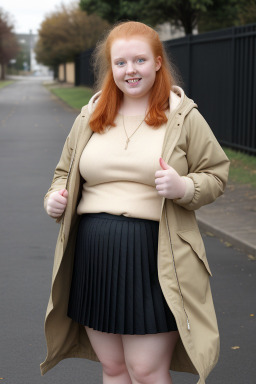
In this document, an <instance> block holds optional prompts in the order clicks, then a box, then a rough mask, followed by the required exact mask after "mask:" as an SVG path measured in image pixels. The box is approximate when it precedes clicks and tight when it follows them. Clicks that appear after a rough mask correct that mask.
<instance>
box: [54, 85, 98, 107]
mask: <svg viewBox="0 0 256 384" xmlns="http://www.w3.org/2000/svg"><path fill="white" fill-rule="evenodd" d="M49 90H50V91H51V92H52V93H54V94H55V95H56V96H58V97H59V98H60V99H61V100H63V101H64V102H65V103H67V104H68V105H69V106H70V107H72V108H75V109H77V110H80V109H81V108H82V107H83V106H84V105H85V104H87V103H88V101H89V100H90V98H91V97H92V95H93V92H92V90H91V89H90V88H86V87H62V86H56V87H49Z"/></svg>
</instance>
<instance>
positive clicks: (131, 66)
mask: <svg viewBox="0 0 256 384" xmlns="http://www.w3.org/2000/svg"><path fill="white" fill-rule="evenodd" d="M126 73H127V75H130V74H133V73H136V68H135V66H134V63H133V62H127V67H126Z"/></svg>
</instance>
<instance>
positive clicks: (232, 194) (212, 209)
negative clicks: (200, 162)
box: [197, 182, 256, 382]
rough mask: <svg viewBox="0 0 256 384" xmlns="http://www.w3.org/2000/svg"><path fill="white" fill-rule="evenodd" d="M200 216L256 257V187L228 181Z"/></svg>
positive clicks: (202, 223)
mask: <svg viewBox="0 0 256 384" xmlns="http://www.w3.org/2000/svg"><path fill="white" fill-rule="evenodd" d="M197 218H198V220H199V223H200V228H201V229H202V230H204V231H206V232H210V233H213V234H215V235H217V236H219V237H221V238H222V239H224V240H225V241H226V242H228V243H230V244H232V245H233V246H235V247H237V248H239V249H242V250H243V251H244V252H245V253H247V254H249V255H251V257H252V258H255V259H256V188H252V187H250V186H248V185H239V184H235V183H232V182H229V183H228V185H227V188H226V190H225V193H224V195H222V196H220V197H219V198H218V199H217V200H216V201H215V202H214V203H213V204H210V205H206V206H204V207H202V208H201V209H200V210H199V211H198V212H197ZM255 382H256V380H255Z"/></svg>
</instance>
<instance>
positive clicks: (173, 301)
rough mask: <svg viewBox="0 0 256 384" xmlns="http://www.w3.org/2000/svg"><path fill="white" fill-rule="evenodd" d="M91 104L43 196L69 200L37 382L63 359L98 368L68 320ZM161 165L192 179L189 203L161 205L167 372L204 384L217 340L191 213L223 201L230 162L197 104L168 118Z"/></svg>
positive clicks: (82, 334) (185, 101)
mask: <svg viewBox="0 0 256 384" xmlns="http://www.w3.org/2000/svg"><path fill="white" fill-rule="evenodd" d="M92 104H93V101H92V100H91V101H90V103H89V105H87V106H85V107H83V108H82V110H81V113H80V115H79V116H78V117H77V118H76V120H75V122H74V125H73V127H72V129H71V131H70V134H69V135H68V137H67V139H66V142H65V145H64V148H63V151H62V154H61V157H60V160H59V163H58V165H57V167H56V169H55V173H54V177H53V181H52V184H51V187H50V189H49V191H48V192H47V194H46V196H45V201H46V200H47V198H48V196H49V194H50V193H51V192H53V191H57V190H60V189H62V188H67V190H68V193H69V197H68V203H67V207H66V210H65V213H64V214H63V216H62V217H61V218H59V219H58V220H57V222H60V223H61V226H60V231H59V235H58V240H57V245H56V250H55V257H54V265H53V274H52V287H51V294H50V299H49V303H48V307H47V313H46V319H45V336H46V342H47V357H46V359H45V361H44V362H43V363H42V364H41V373H42V374H45V373H46V372H47V371H48V370H50V369H51V368H53V367H54V366H55V365H56V364H57V363H58V362H59V361H61V360H62V359H65V358H68V357H72V358H73V357H81V358H86V359H91V360H95V361H98V359H97V356H96V354H95V352H94V350H93V348H92V346H91V344H90V341H89V339H88V337H87V334H86V331H85V329H84V327H83V326H82V325H79V324H77V323H76V322H74V321H73V320H71V319H70V318H69V317H67V305H68V298H69V290H70V284H71V277H72V267H73V259H74V248H75V239H76V233H77V228H78V224H79V216H78V215H77V212H76V209H77V205H78V202H79V200H80V198H81V190H82V183H83V180H82V179H81V176H80V173H79V159H80V156H81V153H82V151H83V149H84V147H85V145H86V144H87V142H88V141H89V139H90V137H91V135H92V131H91V129H90V127H89V124H88V122H89V119H90V114H91V113H92ZM162 158H163V159H164V160H165V161H166V162H167V163H168V164H169V165H171V166H172V167H173V168H174V169H176V171H177V172H178V173H179V174H180V175H181V176H186V177H187V178H189V179H191V180H192V181H193V187H194V192H193V196H192V198H190V200H189V201H185V202H184V201H183V202H182V200H176V201H173V200H169V199H165V198H163V199H162V209H161V218H160V222H159V244H158V276H159V282H160V286H161V289H162V292H163V294H164V297H165V299H166V302H167V304H168V306H169V307H170V309H171V311H172V313H173V314H174V316H175V319H176V323H177V326H178V330H179V334H180V339H179V341H178V343H177V345H176V348H175V351H174V355H173V358H172V362H171V366H170V369H172V370H176V371H182V372H191V373H194V374H198V375H199V381H198V384H204V383H205V379H206V377H207V376H208V374H209V373H210V371H211V370H212V369H213V367H214V366H215V364H216V363H217V360H218V356H219V332H218V326H217V320H216V315H215V310H214V305H213V301H212V295H211V288H210V282H209V277H210V276H211V271H210V267H209V264H208V262H207V259H206V254H205V248H204V244H203V240H202V238H201V235H200V232H199V229H198V225H197V222H196V218H195V213H194V211H195V210H196V209H198V208H200V207H201V206H203V205H205V204H209V203H211V202H213V201H214V200H215V199H216V198H217V197H218V196H220V195H221V194H222V193H223V191H224V188H225V185H226V181H227V178H228V170H229V160H228V159H227V157H226V155H225V153H224V152H223V150H222V148H221V147H220V145H219V144H218V142H217V140H216V138H215V137H214V135H213V133H212V131H211V129H210V128H209V126H208V124H207V123H206V121H205V120H204V118H203V117H202V115H201V114H200V113H199V112H198V110H197V106H196V104H195V103H194V102H193V101H192V100H190V99H189V98H187V97H186V96H185V95H184V93H183V98H182V102H181V103H180V104H179V106H178V108H176V109H175V110H174V111H173V112H171V113H170V115H169V119H168V122H167V128H166V133H165V137H164V142H163V147H162Z"/></svg>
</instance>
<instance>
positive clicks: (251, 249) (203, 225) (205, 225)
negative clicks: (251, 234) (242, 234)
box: [197, 217, 256, 257]
mask: <svg viewBox="0 0 256 384" xmlns="http://www.w3.org/2000/svg"><path fill="white" fill-rule="evenodd" d="M197 222H198V225H199V229H200V230H201V231H202V232H211V233H212V234H213V235H214V236H216V237H218V238H221V239H223V240H225V241H228V242H229V243H231V244H232V246H233V247H235V248H238V249H239V250H241V251H243V252H245V253H246V254H247V255H252V256H254V257H256V246H255V245H253V244H250V243H248V242H247V241H246V240H242V239H238V238H236V237H235V236H234V235H233V234H232V233H230V232H228V231H225V230H223V229H220V228H219V227H216V226H215V225H213V224H209V222H207V221H205V220H203V219H201V218H199V217H197Z"/></svg>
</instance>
